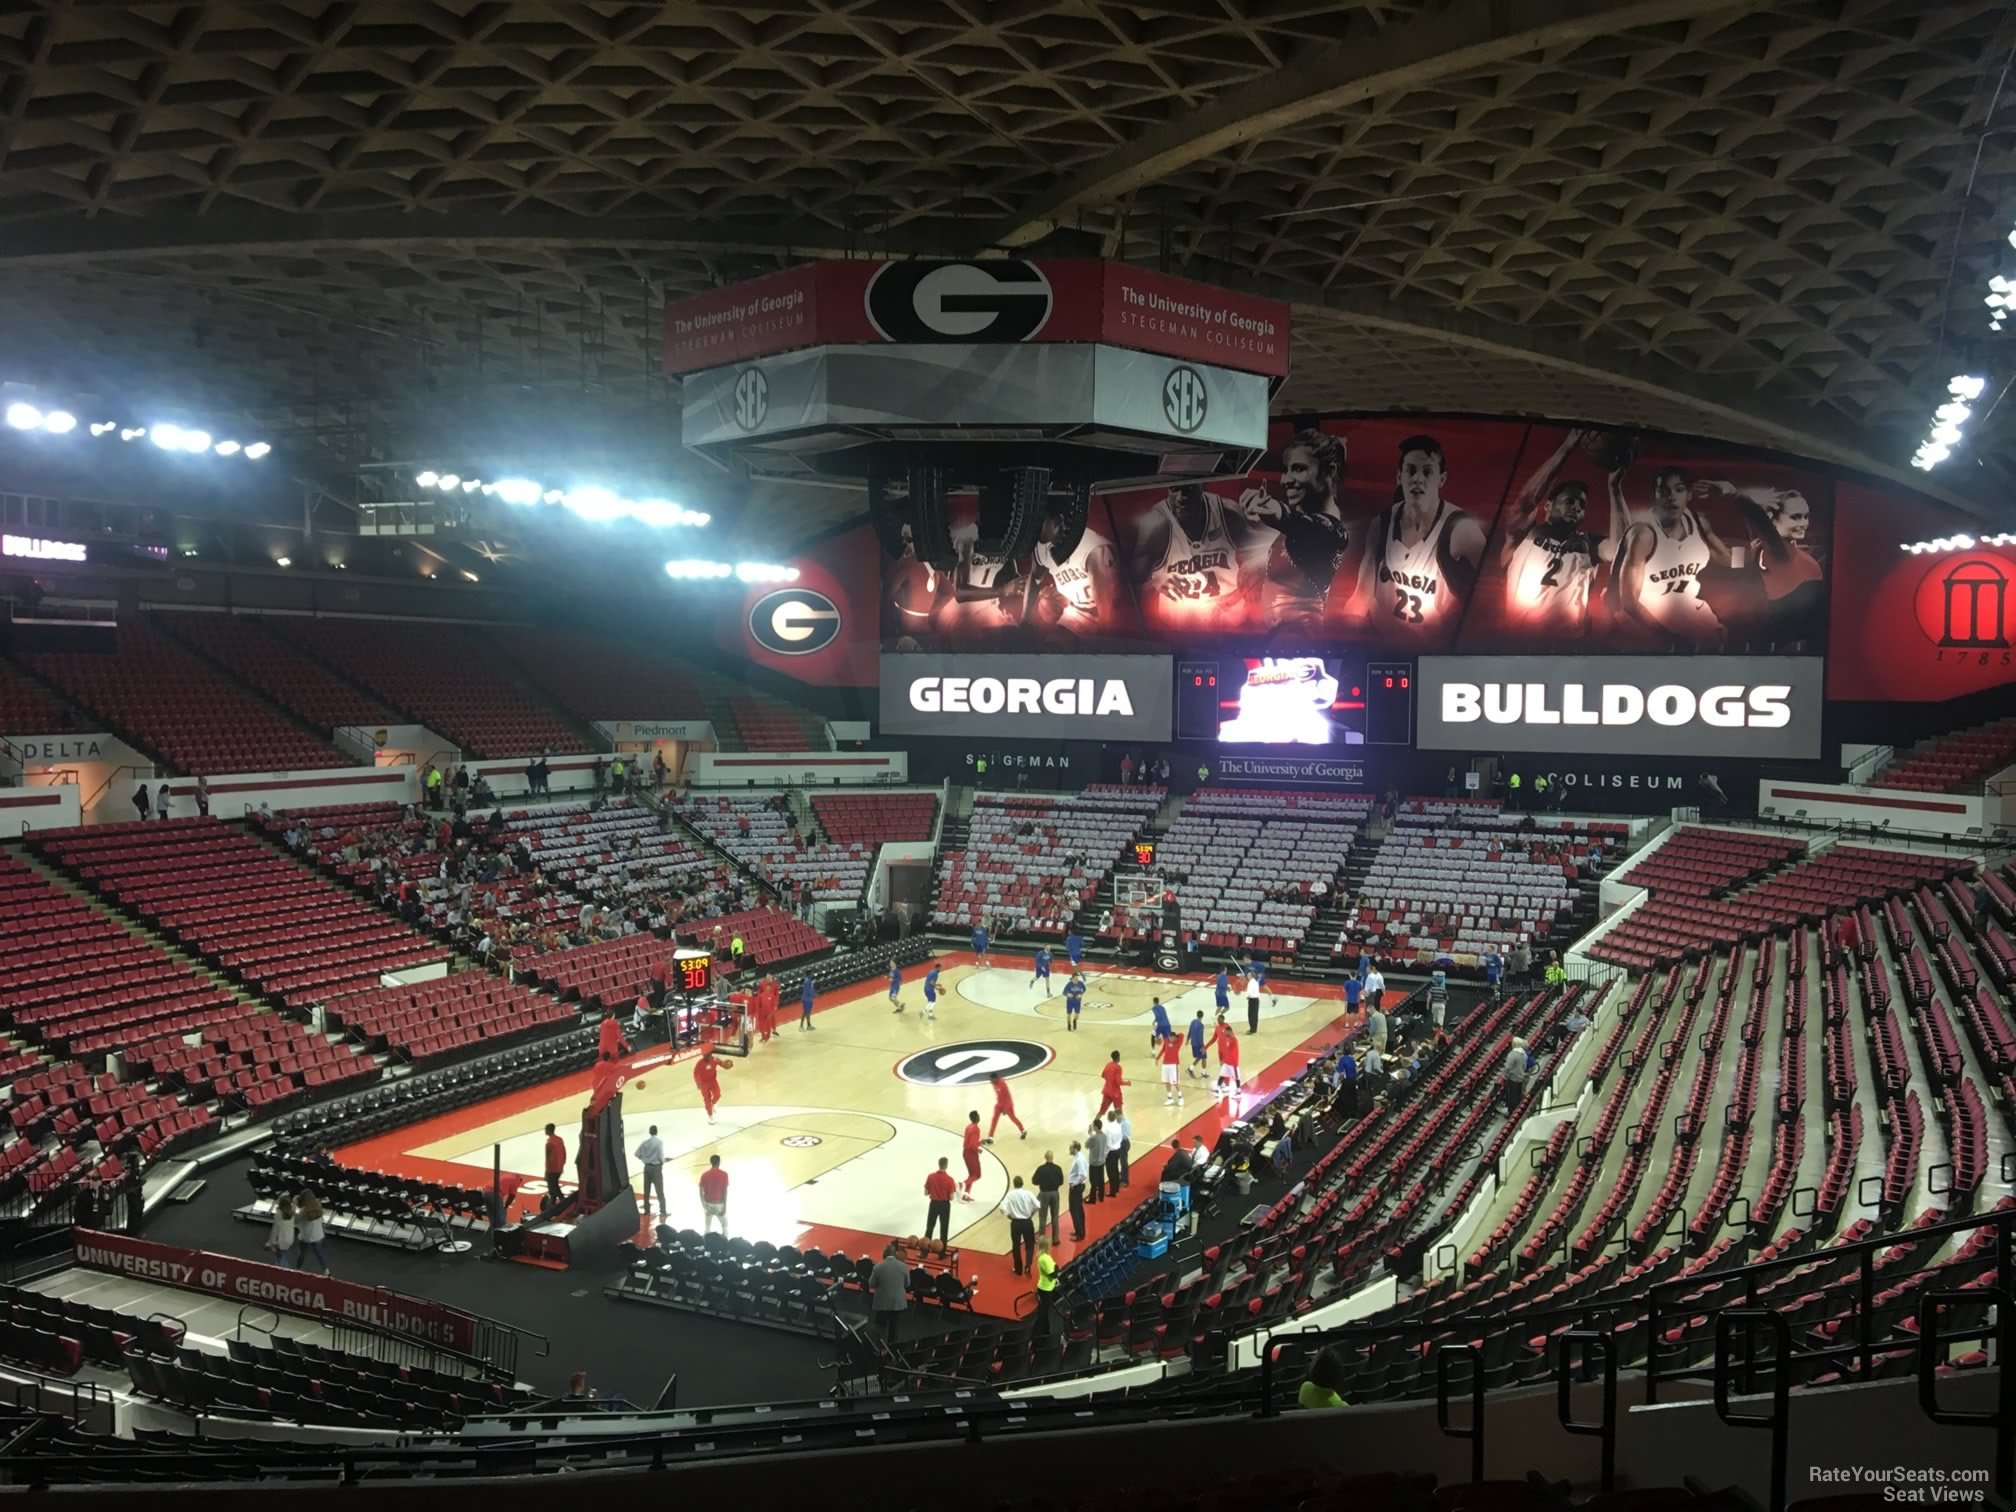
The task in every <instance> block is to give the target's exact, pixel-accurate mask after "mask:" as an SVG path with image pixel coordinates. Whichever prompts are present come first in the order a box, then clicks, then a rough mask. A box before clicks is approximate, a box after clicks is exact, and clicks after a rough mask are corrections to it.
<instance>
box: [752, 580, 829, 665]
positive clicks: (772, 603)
mask: <svg viewBox="0 0 2016 1512" xmlns="http://www.w3.org/2000/svg"><path fill="white" fill-rule="evenodd" d="M839 634H840V606H839V605H838V604H836V603H834V602H833V600H831V599H830V598H828V597H826V595H825V594H823V593H820V592H818V591H817V590H815V589H811V588H780V589H778V590H777V592H775V593H766V594H764V595H763V597H761V598H760V599H758V600H756V603H755V605H754V606H753V607H752V608H751V609H750V611H749V638H750V639H751V640H753V641H754V642H756V644H757V645H759V646H761V647H762V648H763V649H764V650H765V651H771V652H775V653H776V654H777V655H779V656H810V655H811V654H812V653H813V652H814V651H823V650H824V649H825V648H826V647H828V646H830V645H832V644H833V642H834V640H835V638H836V637H838V636H839Z"/></svg>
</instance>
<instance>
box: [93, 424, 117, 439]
mask: <svg viewBox="0 0 2016 1512" xmlns="http://www.w3.org/2000/svg"><path fill="white" fill-rule="evenodd" d="M118 428H119V422H118V421H116V420H94V421H92V422H91V434H92V435H94V436H102V435H104V434H105V432H107V431H109V430H117V429H118Z"/></svg>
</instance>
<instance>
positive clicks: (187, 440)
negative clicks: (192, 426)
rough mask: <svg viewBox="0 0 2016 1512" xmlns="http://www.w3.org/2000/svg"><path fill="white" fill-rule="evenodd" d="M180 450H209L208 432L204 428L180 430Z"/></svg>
mask: <svg viewBox="0 0 2016 1512" xmlns="http://www.w3.org/2000/svg"><path fill="white" fill-rule="evenodd" d="M182 450H184V451H188V452H206V451H208V450H210V432H208V431H206V430H190V431H184V432H182Z"/></svg>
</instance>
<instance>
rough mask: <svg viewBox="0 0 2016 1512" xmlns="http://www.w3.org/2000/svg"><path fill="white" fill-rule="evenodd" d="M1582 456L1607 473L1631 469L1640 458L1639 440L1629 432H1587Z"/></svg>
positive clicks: (1583, 437) (1583, 441) (1583, 436)
mask: <svg viewBox="0 0 2016 1512" xmlns="http://www.w3.org/2000/svg"><path fill="white" fill-rule="evenodd" d="M1582 454H1583V455H1584V456H1585V457H1587V458H1588V459H1589V460H1590V461H1592V462H1594V463H1595V464H1596V465H1597V466H1598V467H1600V468H1602V469H1603V471H1605V472H1617V471H1619V470H1620V469H1622V468H1626V467H1629V466H1630V465H1631V464H1632V463H1633V462H1634V461H1636V460H1637V457H1638V438H1637V437H1636V436H1635V435H1633V434H1632V433H1631V432H1629V431H1585V432H1584V433H1583V435H1582Z"/></svg>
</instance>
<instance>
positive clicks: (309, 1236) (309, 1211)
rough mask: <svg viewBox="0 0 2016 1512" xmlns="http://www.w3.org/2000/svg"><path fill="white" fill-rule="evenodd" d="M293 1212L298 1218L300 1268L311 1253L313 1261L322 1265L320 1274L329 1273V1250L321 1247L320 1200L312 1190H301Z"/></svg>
mask: <svg viewBox="0 0 2016 1512" xmlns="http://www.w3.org/2000/svg"><path fill="white" fill-rule="evenodd" d="M294 1213H295V1217H296V1218H298V1219H299V1220H300V1236H301V1268H302V1269H303V1270H306V1269H307V1268H308V1257H309V1256H310V1255H313V1256H314V1257H315V1263H316V1264H318V1265H320V1266H321V1267H322V1274H323V1275H325V1276H326V1275H329V1274H330V1273H331V1272H330V1270H329V1252H328V1251H327V1250H325V1249H323V1248H322V1237H323V1217H324V1214H323V1211H322V1203H321V1200H320V1199H319V1198H317V1197H316V1195H315V1194H314V1193H313V1192H303V1193H302V1194H301V1201H300V1204H299V1205H298V1206H297V1207H296V1208H295V1210H294Z"/></svg>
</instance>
